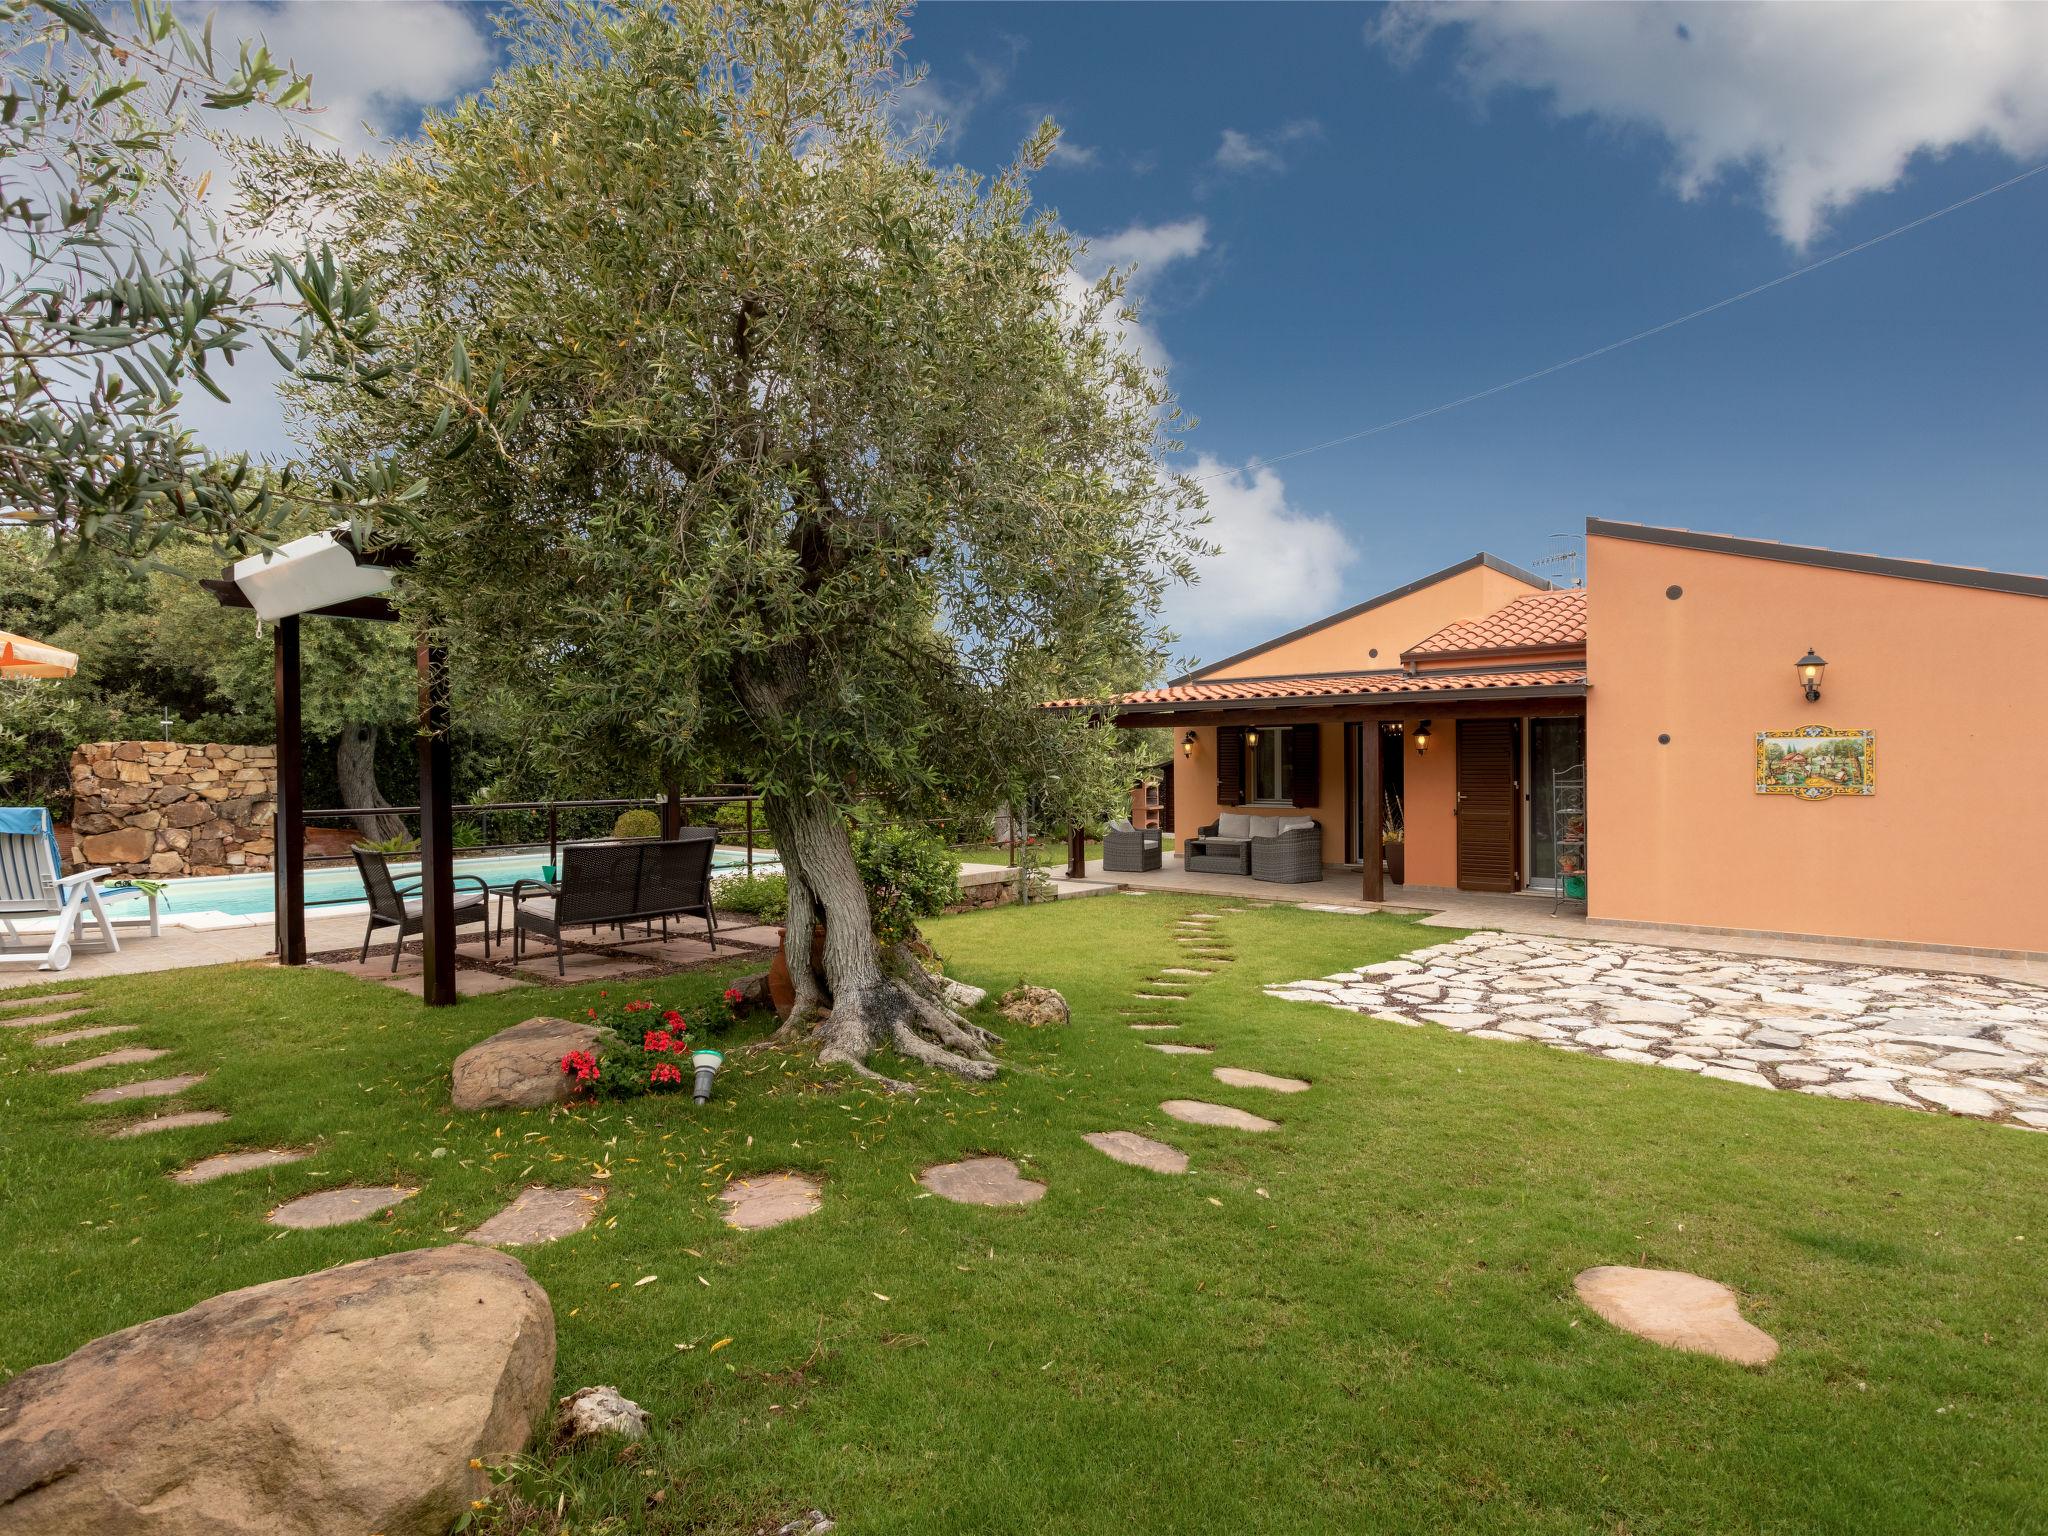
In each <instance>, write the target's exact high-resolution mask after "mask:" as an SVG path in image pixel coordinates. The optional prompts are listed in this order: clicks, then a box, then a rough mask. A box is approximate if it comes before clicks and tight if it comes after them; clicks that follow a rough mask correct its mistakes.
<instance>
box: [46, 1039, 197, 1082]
mask: <svg viewBox="0 0 2048 1536" xmlns="http://www.w3.org/2000/svg"><path fill="white" fill-rule="evenodd" d="M170 1054H171V1053H170V1052H169V1051H159V1050H153V1049H151V1048H150V1047H149V1046H146V1045H131V1046H129V1047H128V1048H127V1049H126V1050H120V1051H105V1052H102V1053H101V1054H100V1055H98V1056H88V1057H86V1058H85V1060H83V1061H67V1062H65V1063H64V1065H63V1066H61V1067H51V1068H50V1069H49V1071H50V1075H51V1076H52V1077H63V1076H66V1075H67V1074H69V1073H72V1072H93V1071H97V1070H98V1069H99V1068H101V1067H132V1066H134V1065H136V1064H137V1063H138V1062H144V1061H155V1060H156V1059H157V1058H158V1057H160V1056H168V1055H170Z"/></svg>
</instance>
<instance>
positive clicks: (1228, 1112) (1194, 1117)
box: [1159, 1099, 1280, 1131]
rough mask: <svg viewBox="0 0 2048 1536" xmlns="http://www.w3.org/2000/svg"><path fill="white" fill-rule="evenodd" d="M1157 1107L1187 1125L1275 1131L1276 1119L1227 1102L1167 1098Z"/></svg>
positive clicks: (1236, 1129)
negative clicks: (1236, 1107) (1270, 1118)
mask: <svg viewBox="0 0 2048 1536" xmlns="http://www.w3.org/2000/svg"><path fill="white" fill-rule="evenodd" d="M1159 1108H1160V1109H1161V1110H1162V1111H1163V1112H1165V1113H1166V1114H1169V1115H1171V1116H1173V1118H1174V1119H1176V1120H1183V1121H1186V1122H1187V1123H1188V1124H1189V1125H1218V1126H1225V1127H1228V1128H1229V1129H1230V1130H1233V1131H1277V1130H1279V1129H1280V1122H1279V1121H1278V1120H1268V1119H1266V1118H1265V1117H1264V1116H1263V1115H1254V1114H1251V1113H1250V1112H1248V1111H1246V1110H1242V1109H1233V1108H1231V1107H1230V1106H1229V1105H1228V1104H1210V1103H1207V1102H1205V1101H1204V1100H1201V1099H1168V1100H1167V1101H1166V1102H1165V1103H1164V1104H1161V1105H1160V1106H1159Z"/></svg>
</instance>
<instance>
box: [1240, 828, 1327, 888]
mask: <svg viewBox="0 0 2048 1536" xmlns="http://www.w3.org/2000/svg"><path fill="white" fill-rule="evenodd" d="M1251 856H1252V878H1253V879H1254V880H1271V881H1277V882H1279V883H1280V884H1283V885H1307V884H1310V883H1312V882H1314V881H1317V880H1320V879H1322V878H1323V829H1322V826H1321V824H1320V823H1318V822H1314V821H1311V822H1309V823H1308V825H1307V826H1302V827H1293V828H1290V829H1289V830H1288V831H1285V832H1275V833H1273V834H1272V835H1271V836H1268V837H1254V838H1253V839H1252V842H1251Z"/></svg>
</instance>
